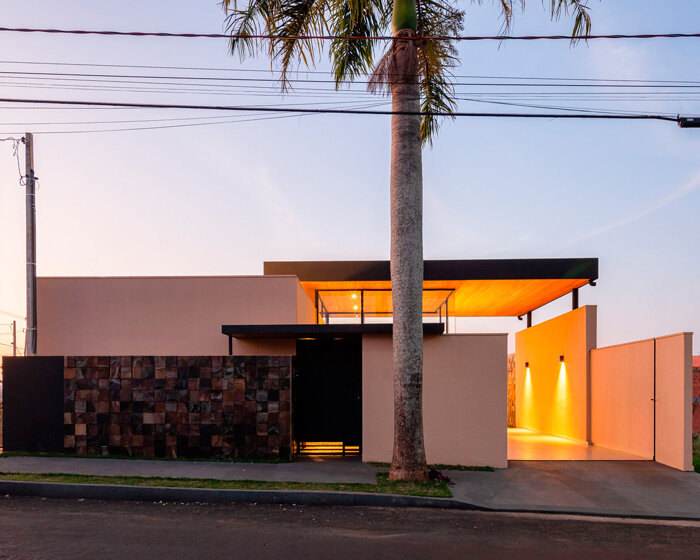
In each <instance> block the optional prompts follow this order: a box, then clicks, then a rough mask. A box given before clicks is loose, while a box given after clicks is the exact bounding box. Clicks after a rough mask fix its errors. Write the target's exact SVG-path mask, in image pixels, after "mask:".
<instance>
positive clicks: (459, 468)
mask: <svg viewBox="0 0 700 560" xmlns="http://www.w3.org/2000/svg"><path fill="white" fill-rule="evenodd" d="M368 464H370V465H372V466H373V467H383V468H387V469H388V468H390V467H391V464H390V463H377V462H376V461H375V462H370V463H368ZM428 468H431V469H435V470H437V471H486V472H493V467H470V466H467V465H443V464H441V463H438V464H435V465H428Z"/></svg>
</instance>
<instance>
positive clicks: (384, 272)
mask: <svg viewBox="0 0 700 560" xmlns="http://www.w3.org/2000/svg"><path fill="white" fill-rule="evenodd" d="M264 273H265V274H266V275H293V276H296V277H297V278H299V280H300V281H301V282H373V281H379V282H382V281H384V282H386V281H390V280H391V274H390V268H389V261H306V262H304V261H297V262H292V261H290V262H266V263H265V265H264ZM568 278H581V279H586V280H596V279H597V278H598V259H596V258H583V259H483V260H434V261H424V263H423V279H424V280H425V281H440V280H557V279H568Z"/></svg>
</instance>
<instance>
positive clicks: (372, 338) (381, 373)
mask: <svg viewBox="0 0 700 560" xmlns="http://www.w3.org/2000/svg"><path fill="white" fill-rule="evenodd" d="M423 355H424V357H423V423H424V428H423V429H424V435H425V452H426V456H427V459H428V462H429V463H443V464H451V465H471V466H485V465H489V466H492V467H498V468H504V467H507V430H506V360H507V335H505V334H470V335H460V334H455V335H443V336H429V337H426V338H425V340H424V342H423ZM393 407H394V405H393V377H392V347H391V336H388V335H365V336H363V337H362V459H363V460H364V461H379V462H390V461H391V454H392V445H393V429H394V419H393V410H394V408H393Z"/></svg>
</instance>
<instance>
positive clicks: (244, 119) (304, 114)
mask: <svg viewBox="0 0 700 560" xmlns="http://www.w3.org/2000/svg"><path fill="white" fill-rule="evenodd" d="M387 103H388V102H383V103H373V104H369V105H368V104H364V105H361V106H360V107H379V106H381V105H386V104H387ZM301 111H302V112H299V113H293V114H287V115H273V116H264V117H257V118H249V116H246V115H243V116H241V117H237V118H235V119H227V120H223V121H216V122H205V123H201V122H200V123H187V124H173V125H160V126H141V127H130V128H123V127H121V128H101V129H86V130H41V131H37V132H35V134H89V133H97V132H133V131H142V130H162V129H166V128H185V127H193V126H212V125H218V124H232V123H246V122H256V121H266V120H276V119H288V118H293V117H308V116H310V115H314V114H318V113H308V112H306V111H304V110H303V109H302V110H301ZM254 115H256V113H253V114H252V115H251V117H252V116H254ZM219 118H220V119H221V118H225V117H223V116H220V117H219ZM125 122H128V121H125ZM54 124H57V125H60V124H63V123H54Z"/></svg>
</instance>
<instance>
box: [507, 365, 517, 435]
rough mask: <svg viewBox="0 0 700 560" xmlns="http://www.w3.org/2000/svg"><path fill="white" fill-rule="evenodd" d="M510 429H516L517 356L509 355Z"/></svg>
mask: <svg viewBox="0 0 700 560" xmlns="http://www.w3.org/2000/svg"><path fill="white" fill-rule="evenodd" d="M508 427H509V428H515V354H508Z"/></svg>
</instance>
